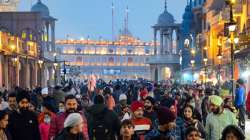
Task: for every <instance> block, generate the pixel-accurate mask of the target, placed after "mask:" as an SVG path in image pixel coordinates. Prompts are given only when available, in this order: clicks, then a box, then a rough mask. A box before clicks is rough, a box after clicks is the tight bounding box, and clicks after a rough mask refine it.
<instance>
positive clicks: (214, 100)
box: [209, 95, 223, 106]
mask: <svg viewBox="0 0 250 140" xmlns="http://www.w3.org/2000/svg"><path fill="white" fill-rule="evenodd" d="M209 101H210V103H212V104H214V105H216V106H221V104H222V103H223V100H222V98H221V97H220V96H217V95H212V96H210V97H209Z"/></svg>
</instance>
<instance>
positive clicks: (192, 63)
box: [191, 60, 195, 82]
mask: <svg viewBox="0 0 250 140" xmlns="http://www.w3.org/2000/svg"><path fill="white" fill-rule="evenodd" d="M194 63H195V60H191V67H192V82H194V65H195V64H194Z"/></svg>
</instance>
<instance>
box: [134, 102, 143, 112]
mask: <svg viewBox="0 0 250 140" xmlns="http://www.w3.org/2000/svg"><path fill="white" fill-rule="evenodd" d="M143 107H144V105H143V104H142V103H141V102H139V101H135V102H133V103H132V104H131V110H132V111H133V112H135V111H136V110H138V109H139V108H142V109H143Z"/></svg>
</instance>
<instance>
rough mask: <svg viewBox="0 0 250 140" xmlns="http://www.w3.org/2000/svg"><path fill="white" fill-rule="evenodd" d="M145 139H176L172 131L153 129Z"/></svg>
mask: <svg viewBox="0 0 250 140" xmlns="http://www.w3.org/2000/svg"><path fill="white" fill-rule="evenodd" d="M145 140H176V138H175V133H174V131H167V132H161V131H160V130H158V129H153V130H152V131H150V132H149V133H148V134H147V135H146V136H145Z"/></svg>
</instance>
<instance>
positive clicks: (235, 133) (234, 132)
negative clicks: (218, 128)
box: [220, 125, 246, 140]
mask: <svg viewBox="0 0 250 140" xmlns="http://www.w3.org/2000/svg"><path fill="white" fill-rule="evenodd" d="M245 139H246V137H245V135H244V132H243V131H242V130H241V129H240V128H239V127H237V126H236V125H228V126H227V127H226V128H225V129H224V130H223V131H222V137H221V139H220V140H245Z"/></svg>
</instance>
